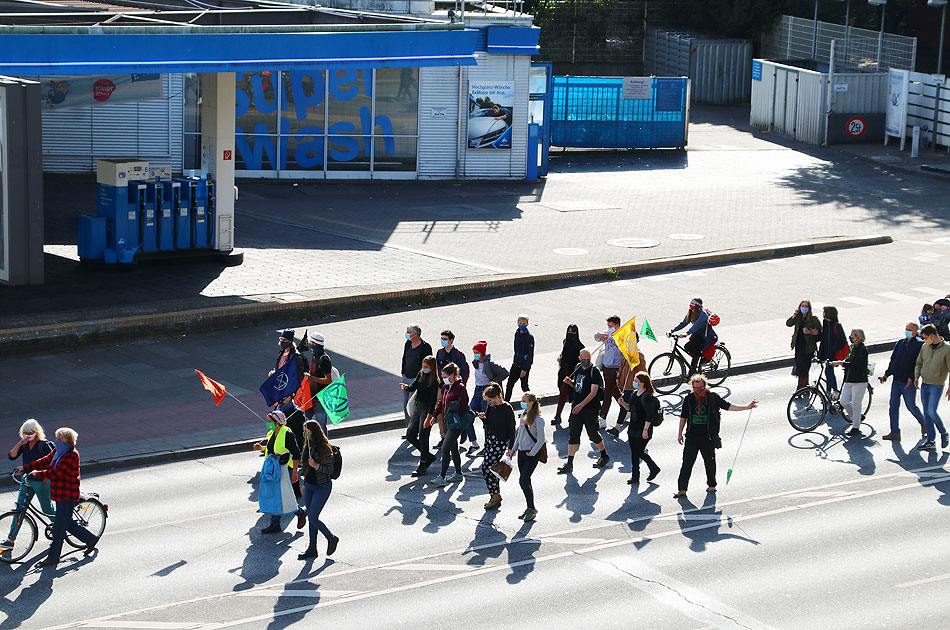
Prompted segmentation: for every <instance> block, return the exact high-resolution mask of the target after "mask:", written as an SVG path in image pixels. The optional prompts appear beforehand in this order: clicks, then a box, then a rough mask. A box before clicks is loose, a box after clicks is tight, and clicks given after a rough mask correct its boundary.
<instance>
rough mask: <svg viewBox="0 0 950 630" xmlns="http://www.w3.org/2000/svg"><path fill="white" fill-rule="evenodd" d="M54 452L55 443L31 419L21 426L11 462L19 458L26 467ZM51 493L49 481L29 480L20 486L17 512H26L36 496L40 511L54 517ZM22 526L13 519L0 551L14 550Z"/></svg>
mask: <svg viewBox="0 0 950 630" xmlns="http://www.w3.org/2000/svg"><path fill="white" fill-rule="evenodd" d="M53 450H54V447H53V443H52V442H50V441H49V440H47V439H46V434H45V433H43V427H41V426H40V423H39V422H37V421H36V420H34V419H33V418H30V419H29V420H27V421H26V422H24V423H23V424H22V425H20V441H19V442H17V443H16V444H14V445H13V448H11V449H10V453H9V457H10V460H11V461H16V459H17V458H19V459H20V464H21V465H23V466H25V465H27V464H32V463H33V462H35V461H37V460H39V459H43V458H44V457H46V456H47V455H49V454H50V453H51V452H53ZM49 493H50V485H49V481H40V480H38V479H29V480H27V482H26V483H24V484H20V494H19V495H17V500H16V509H17V511H18V512H19V511H23V510H25V509H26V506H28V505H29V504H30V501H32V500H33V495H36V499H37V501H39V503H40V509H41V510H43V513H44V514H46V515H48V516H52V515H53V514H54V511H53V505H52V504H51V503H50V500H49ZM22 524H23V521H22V520H19V519H13V523H12V524H11V525H10V531H9V532H8V533H7V538H6V540H4V541H3V542H2V543H0V550H3V549H13V543H14V541H15V540H16V537H17V534H18V533H20V525H22Z"/></svg>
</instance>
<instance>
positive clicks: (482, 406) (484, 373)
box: [465, 341, 509, 455]
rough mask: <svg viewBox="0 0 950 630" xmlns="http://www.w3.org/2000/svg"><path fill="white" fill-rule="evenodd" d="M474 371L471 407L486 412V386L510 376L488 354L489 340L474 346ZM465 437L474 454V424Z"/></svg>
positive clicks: (470, 453)
mask: <svg viewBox="0 0 950 630" xmlns="http://www.w3.org/2000/svg"><path fill="white" fill-rule="evenodd" d="M472 372H473V373H474V374H475V390H474V391H473V392H472V400H471V401H470V402H469V408H470V409H471V410H472V411H474V412H475V413H484V411H485V410H486V409H487V408H488V405H487V403H486V402H485V398H484V397H483V396H482V394H483V393H484V392H485V388H486V387H488V384H489V383H502V382H503V381H504V380H505V379H506V378H508V376H509V374H508V370H506V369H505V368H503V367H502V366H500V365H498V364H497V363H494V362H493V361H492V360H491V355H490V354H488V342H487V341H479V342H478V343H476V344H475V345H474V346H472ZM465 437H467V438H468V439H469V440H471V445H470V446H469V449H468V454H469V455H474V454H475V453H477V452H478V442H477V441H476V437H475V425H474V424H473V425H472V426H470V427H467V428H466V429H465Z"/></svg>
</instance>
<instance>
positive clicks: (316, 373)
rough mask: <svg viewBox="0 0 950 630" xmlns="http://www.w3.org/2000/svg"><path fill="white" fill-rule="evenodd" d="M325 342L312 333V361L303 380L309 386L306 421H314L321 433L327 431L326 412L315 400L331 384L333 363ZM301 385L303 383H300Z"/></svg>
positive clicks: (321, 337) (318, 334) (319, 336)
mask: <svg viewBox="0 0 950 630" xmlns="http://www.w3.org/2000/svg"><path fill="white" fill-rule="evenodd" d="M325 346H326V340H325V338H324V336H323V335H321V334H320V333H314V335H313V336H312V337H310V350H311V351H312V352H313V361H311V362H310V369H309V370H308V372H307V374H305V375H304V378H305V379H307V381H308V382H309V384H310V397H311V399H310V407H309V408H308V409H306V410H305V411H304V415H306V416H307V419H308V420H316V421H317V422H319V423H320V426H321V427H323V432H324V433H326V431H327V412H326V409H324V408H323V404H322V403H321V402H320V399H319V398H317V397H316V396H317V394H319V393H320V392H321V391H323V389H324V388H325V387H326V386H327V385H329V384H330V383H332V382H333V361H332V359H331V358H330V355H329V354H327V351H326V347H325ZM300 382H301V383H303V381H300Z"/></svg>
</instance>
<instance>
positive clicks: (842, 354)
mask: <svg viewBox="0 0 950 630" xmlns="http://www.w3.org/2000/svg"><path fill="white" fill-rule="evenodd" d="M840 325H841V324H836V325H835V329H834V331H835V333H834V334H835V341H837V340H838V326H840ZM849 354H851V346H849V345H848V344H847V343H845V344H844V346H842V348H841V349H840V350H838V351H837V352H835V361H844V360H845V359H847V358H848V355H849Z"/></svg>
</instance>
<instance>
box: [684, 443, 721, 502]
mask: <svg viewBox="0 0 950 630" xmlns="http://www.w3.org/2000/svg"><path fill="white" fill-rule="evenodd" d="M700 453H702V456H703V463H704V464H705V465H706V485H707V486H709V487H711V488H715V487H716V447H715V446H713V442H712V440H710V439H709V438H708V437H706V436H705V435H703V436H699V437H697V436H695V435H689V434H687V435H686V444H685V445H684V446H683V467H682V468H680V477H679V490H686V489H687V486H688V485H689V477H690V475H691V474H693V464H695V463H696V455H697V454H700Z"/></svg>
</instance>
